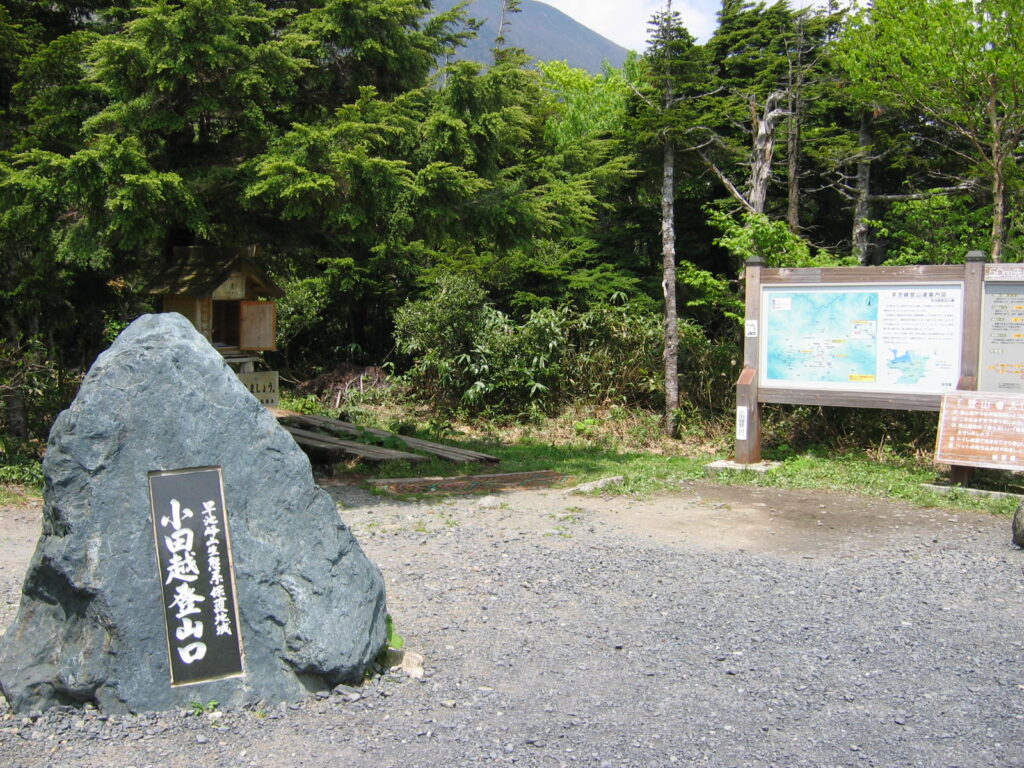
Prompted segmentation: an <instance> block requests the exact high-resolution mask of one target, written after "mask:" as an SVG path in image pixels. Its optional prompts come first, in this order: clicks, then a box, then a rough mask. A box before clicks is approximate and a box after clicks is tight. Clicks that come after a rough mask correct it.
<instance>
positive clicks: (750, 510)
mask: <svg viewBox="0 0 1024 768" xmlns="http://www.w3.org/2000/svg"><path fill="white" fill-rule="evenodd" d="M329 491H330V492H331V493H332V494H333V495H334V496H335V497H336V498H337V499H338V500H339V503H340V505H341V507H342V515H343V517H344V518H345V520H346V521H347V522H348V523H349V524H350V525H351V526H352V528H353V529H354V530H355V531H356V533H357V536H358V537H359V539H360V541H361V542H362V544H363V546H364V548H365V549H366V551H367V552H368V554H369V555H370V556H371V558H372V559H373V560H374V561H375V562H376V563H377V564H378V565H379V566H380V567H381V569H382V571H383V572H384V575H385V578H386V581H387V587H388V599H389V607H390V610H391V613H392V615H393V616H394V618H395V622H396V625H397V628H398V630H399V632H400V633H401V634H402V635H403V636H404V637H405V640H406V644H407V645H406V647H407V649H408V650H409V651H411V652H416V653H419V654H422V656H423V657H424V659H425V661H424V665H423V670H424V674H423V676H422V678H420V679H416V678H415V677H411V676H409V675H407V674H405V673H403V672H400V671H395V672H391V671H385V672H384V674H382V675H379V676H377V677H375V678H373V679H371V680H369V681H368V682H367V683H366V684H365V685H364V686H363V687H362V688H358V689H350V688H339V689H338V690H336V691H334V692H331V693H326V692H325V693H321V694H319V695H317V696H315V697H311V699H310V700H309V701H307V702H305V703H303V704H300V705H291V706H283V707H267V708H259V707H255V708H252V709H249V710H242V711H226V712H221V711H216V710H215V709H214V708H213V707H209V706H207V707H206V709H208V710H212V711H208V712H204V713H201V714H195V713H193V712H191V711H189V712H180V711H179V712H165V713H157V714H147V715H139V716H117V717H114V716H111V717H106V716H104V715H103V714H102V713H97V712H94V711H81V710H68V711H62V712H57V711H52V712H50V713H46V714H42V715H38V714H32V715H20V714H19V715H14V714H12V713H11V712H10V711H9V709H7V708H6V705H5V704H0V765H2V766H8V768H30V767H31V768H42V767H43V766H76V768H79V767H80V768H88V767H90V766H97V767H99V766H104V767H105V766H136V767H137V768H142V767H143V766H154V767H155V766H175V767H176V766H182V767H183V768H184V766H214V765H218V766H272V767H274V766H280V767H281V768H284V767H288V768H291V767H293V766H328V765H330V766H357V767H358V766H367V767H369V766H373V767H374V768H380V767H381V766H395V767H398V766H402V767H403V768H414V767H415V766H476V765H481V764H511V765H518V766H594V768H598V767H599V766H616V767H620V766H621V767H625V766H638V767H639V766H643V767H647V766H673V765H679V766H779V767H780V768H783V767H785V768H790V767H793V766H808V767H811V766H813V767H814V768H822V767H823V766H1024V749H1022V747H1021V735H1022V734H1024V666H1022V664H1024V632H1022V627H1024V552H1022V551H1020V550H1017V549H1015V548H1014V547H1013V546H1012V545H1011V543H1010V533H1009V532H1010V524H1009V521H1008V520H1006V519H1004V518H995V517H989V516H984V515H974V514H968V513H960V514H951V513H948V512H945V511H937V510H917V509H912V508H907V507H904V506H901V505H899V504H894V503H889V502H885V501H879V500H871V499H863V498H855V497H846V496H836V495H830V494H822V493H815V492H785V491H778V490H771V489H756V488H728V487H719V486H713V485H694V486H687V487H685V488H683V489H681V490H680V492H679V493H678V494H674V495H672V496H665V497H660V498H657V499H651V500H644V501H637V500H630V499H624V498H601V497H592V496H582V497H581V496H572V495H568V494H566V493H565V492H563V491H558V490H550V491H524V492H518V493H509V494H500V495H496V496H493V497H487V498H485V499H479V498H462V499H454V500H452V499H448V500H440V501H421V502H394V501H391V500H387V499H382V498H380V497H374V496H370V495H369V494H367V493H365V492H363V491H361V490H359V489H357V488H353V487H348V486H333V487H331V488H329ZM38 520H39V512H38V509H2V510H0V551H2V553H3V555H2V558H0V598H2V599H4V601H5V602H6V603H8V604H7V605H2V606H0V627H3V626H6V624H7V623H9V622H10V620H11V619H12V618H13V611H14V608H15V606H14V605H13V604H10V603H11V602H12V601H14V600H15V599H16V594H17V591H18V590H19V588H20V579H21V576H22V575H23V573H24V569H25V565H27V560H28V557H29V556H30V554H31V544H32V543H33V542H34V538H35V535H36V534H37V532H38ZM310 534H311V535H315V532H310ZM410 658H411V654H410ZM414 674H415V672H414ZM197 704H209V702H202V701H200V702H197ZM197 709H198V707H197Z"/></svg>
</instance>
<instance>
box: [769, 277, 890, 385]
mask: <svg viewBox="0 0 1024 768" xmlns="http://www.w3.org/2000/svg"><path fill="white" fill-rule="evenodd" d="M767 309H768V312H767V315H768V326H767V330H768V378H769V379H781V380H792V381H818V382H822V381H831V382H838V381H843V382H849V381H874V380H875V379H876V377H877V364H878V360H877V354H876V348H877V346H878V342H877V335H878V295H877V294H874V293H809V292H807V293H781V294H772V295H771V296H770V297H769V298H768V307H767Z"/></svg>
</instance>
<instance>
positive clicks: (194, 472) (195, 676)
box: [149, 467, 242, 686]
mask: <svg viewBox="0 0 1024 768" xmlns="http://www.w3.org/2000/svg"><path fill="white" fill-rule="evenodd" d="M149 496H150V501H151V503H152V516H153V535H154V539H155V542H156V552H157V568H158V573H159V575H160V583H161V584H162V585H163V588H162V590H161V598H162V601H163V605H164V620H165V624H166V629H167V655H168V658H169V661H170V669H171V685H172V686H177V685H189V684H192V683H201V682H206V681H209V680H219V679H221V678H225V677H235V676H238V675H240V674H242V637H241V632H240V629H239V623H238V609H237V601H236V599H235V578H234V567H233V564H232V560H231V537H230V535H229V532H228V521H227V512H226V510H225V508H224V481H223V477H222V475H221V468H220V467H200V468H196V469H179V470H173V471H169V472H151V473H150V475H149Z"/></svg>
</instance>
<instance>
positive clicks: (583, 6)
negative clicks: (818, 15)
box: [541, 0, 811, 51]
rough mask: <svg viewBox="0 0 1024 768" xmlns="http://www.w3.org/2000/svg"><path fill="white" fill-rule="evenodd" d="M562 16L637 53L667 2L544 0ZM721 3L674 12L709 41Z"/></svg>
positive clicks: (679, 0)
mask: <svg viewBox="0 0 1024 768" xmlns="http://www.w3.org/2000/svg"><path fill="white" fill-rule="evenodd" d="M541 2H544V3H547V4H548V5H551V6H554V7H555V8H557V9H558V10H560V11H561V12H562V13H565V14H568V15H569V16H572V17H573V18H574V19H576V21H578V22H579V23H580V24H582V25H583V26H585V27H590V28H591V29H592V30H594V31H595V32H597V33H598V34H601V35H604V36H605V37H607V38H608V39H609V40H612V41H613V42H616V43H618V44H619V45H621V46H623V47H625V48H629V49H631V50H634V51H643V50H644V49H645V48H646V47H647V35H648V28H647V22H648V21H649V20H650V18H651V16H653V15H654V13H655V12H656V11H659V10H661V9H663V8H664V7H665V0H541ZM810 2H811V0H793V1H792V2H791V3H790V5H791V6H792V7H794V8H798V7H803V6H805V5H808V4H809V3H810ZM721 5H722V4H721V0H673V2H672V9H673V10H675V11H678V12H679V14H680V16H682V18H683V23H684V24H685V25H686V29H687V30H688V31H689V33H690V34H691V35H693V36H694V37H695V38H697V42H700V43H703V42H707V39H708V38H709V37H711V33H712V32H714V31H715V26H716V25H715V14H716V13H717V12H718V9H719V8H720V7H721Z"/></svg>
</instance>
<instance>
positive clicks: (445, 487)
mask: <svg viewBox="0 0 1024 768" xmlns="http://www.w3.org/2000/svg"><path fill="white" fill-rule="evenodd" d="M565 479H566V475H563V474H560V473H558V472H553V471H551V470H549V469H543V470H539V471H537V472H505V473H503V474H494V475H462V476H460V477H392V478H379V479H375V480H367V481H366V482H367V484H368V485H372V486H373V487H374V488H380V489H381V490H386V491H390V492H391V493H424V494H435V493H436V494H442V493H480V492H485V491H501V490H511V489H516V490H520V489H524V488H548V487H550V486H552V485H556V484H558V483H560V482H562V481H564V480H565Z"/></svg>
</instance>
